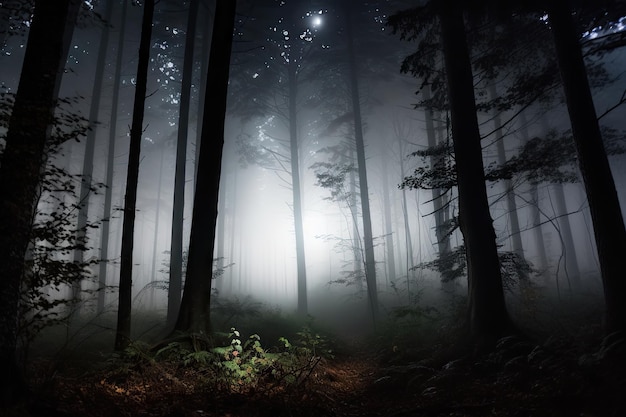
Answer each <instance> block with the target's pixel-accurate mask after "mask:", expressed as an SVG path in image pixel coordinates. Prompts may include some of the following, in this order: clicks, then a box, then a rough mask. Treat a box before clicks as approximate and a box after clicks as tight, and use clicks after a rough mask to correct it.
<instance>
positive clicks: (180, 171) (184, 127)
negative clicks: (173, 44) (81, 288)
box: [167, 0, 208, 327]
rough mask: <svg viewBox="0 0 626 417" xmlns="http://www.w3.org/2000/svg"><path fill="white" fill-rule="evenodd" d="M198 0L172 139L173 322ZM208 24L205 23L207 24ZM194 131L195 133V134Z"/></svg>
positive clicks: (170, 305) (179, 284)
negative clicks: (175, 127) (173, 160)
mask: <svg viewBox="0 0 626 417" xmlns="http://www.w3.org/2000/svg"><path fill="white" fill-rule="evenodd" d="M199 6H200V1H199V0H191V2H190V3H189V14H188V17H187V33H186V35H185V56H184V58H183V80H182V87H181V90H180V110H179V113H178V138H177V141H176V168H175V174H174V206H173V208H172V241H171V248H170V277H169V290H168V293H167V324H168V327H171V326H173V325H174V323H175V322H176V316H177V314H178V310H179V309H180V295H181V292H182V288H183V246H184V245H183V223H184V215H185V180H186V166H187V141H188V136H189V108H190V104H191V83H192V79H193V63H194V60H193V53H194V50H195V43H196V42H195V41H196V22H197V18H198V10H199ZM207 26H208V25H207ZM199 136H200V135H198V136H197V137H199Z"/></svg>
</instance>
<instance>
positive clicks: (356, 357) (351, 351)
mask: <svg viewBox="0 0 626 417" xmlns="http://www.w3.org/2000/svg"><path fill="white" fill-rule="evenodd" d="M625 347H626V341H625V339H624V338H623V337H621V336H619V335H612V336H609V337H607V338H604V339H603V340H602V341H601V342H599V343H598V344H597V345H595V346H594V347H593V348H591V349H590V348H587V350H586V352H581V351H580V350H579V349H578V348H576V347H575V345H573V344H572V341H571V340H567V339H563V338H552V339H548V340H545V341H544V342H542V343H536V342H531V341H529V340H526V339H522V338H519V337H508V338H504V339H502V340H500V341H499V342H498V345H497V346H496V348H495V349H494V350H492V351H490V352H489V353H487V354H483V355H480V356H477V355H473V354H471V353H467V352H462V351H459V350H454V349H450V347H449V346H441V345H440V346H431V347H429V348H428V349H424V350H418V351H411V350H410V349H407V348H402V347H400V346H397V345H389V346H384V344H382V346H381V344H378V345H376V344H371V343H370V344H368V345H367V346H363V345H359V346H344V348H343V349H341V350H340V351H339V352H336V354H335V355H334V356H332V357H317V356H312V357H311V358H310V362H309V364H310V365H311V366H309V367H306V369H305V372H300V374H299V377H300V378H299V380H298V381H299V382H297V383H292V384H290V385H288V386H285V385H284V384H281V383H278V382H272V379H271V378H262V379H260V380H259V383H256V384H250V385H248V386H244V385H237V384H235V385H236V386H230V387H228V386H226V385H224V384H222V385H219V386H218V385H216V384H214V383H211V382H210V380H211V376H210V375H208V374H207V371H206V369H204V368H202V367H195V366H190V365H189V364H188V365H184V364H182V363H181V362H180V361H167V360H165V361H151V360H135V361H134V362H132V361H131V362H128V361H127V362H124V364H120V363H119V362H115V361H108V362H103V363H102V364H98V365H99V366H96V367H93V366H92V367H91V369H90V370H88V371H85V370H84V367H82V366H81V367H78V366H77V367H72V366H66V367H64V368H63V369H55V367H58V363H54V362H51V361H48V360H42V361H33V363H32V366H31V367H30V381H31V386H32V395H31V397H30V399H29V400H28V401H25V402H22V403H21V404H20V405H18V406H17V407H15V408H14V409H13V410H10V412H9V414H8V415H10V416H30V417H36V416H47V417H54V416H59V417H60V416H65V417H74V416H76V417H77V416H94V417H108V416H150V417H165V416H172V417H174V416H181V417H182V416H185V417H191V416H194V417H213V416H215V417H217V416H220V417H256V416H258V417H262V416H263V417H265V416H316V417H324V416H329V417H330V416H337V417H338V416H346V417H348V416H381V417H382V416H385V417H404V416H407V417H408V416H432V417H443V416H448V417H450V416H563V417H565V416H568V417H569V416H585V417H592V416H595V417H604V416H607V417H609V416H623V415H626V395H625V394H626V366H625V364H626V361H625V360H624V358H625V355H624V353H625V352H626V348H625ZM92 365H93V364H92ZM303 369H304V368H303Z"/></svg>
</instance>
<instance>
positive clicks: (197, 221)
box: [175, 0, 236, 333]
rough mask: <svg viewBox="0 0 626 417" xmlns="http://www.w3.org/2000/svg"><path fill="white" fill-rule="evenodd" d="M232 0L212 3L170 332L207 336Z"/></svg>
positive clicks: (232, 22)
mask: <svg viewBox="0 0 626 417" xmlns="http://www.w3.org/2000/svg"><path fill="white" fill-rule="evenodd" d="M235 11H236V1H235V0H217V3H216V8H215V21H214V24H213V37H212V41H211V53H210V57H209V68H208V74H207V84H206V96H207V97H211V98H212V99H211V105H210V106H205V107H204V114H203V118H202V120H203V121H202V134H201V137H200V139H201V145H200V156H199V161H198V162H199V163H198V175H197V182H196V191H195V195H194V204H193V216H192V221H191V236H190V241H189V257H188V259H187V274H186V280H185V288H184V291H183V298H182V301H181V305H180V313H179V315H178V320H177V321H176V325H175V330H178V331H191V332H203V333H206V332H210V331H211V320H210V309H211V278H212V270H213V252H214V249H215V225H216V222H217V215H218V213H217V206H218V198H219V185H220V175H221V169H222V150H223V147H224V124H225V118H226V98H227V92H228V76H229V70H230V55H231V48H232V37H233V29H234V24H235Z"/></svg>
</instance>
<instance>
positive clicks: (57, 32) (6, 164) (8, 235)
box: [0, 0, 82, 406]
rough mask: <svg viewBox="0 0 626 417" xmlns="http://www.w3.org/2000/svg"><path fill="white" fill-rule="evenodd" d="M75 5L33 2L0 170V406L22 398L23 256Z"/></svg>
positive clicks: (71, 0) (62, 0) (72, 1)
mask: <svg viewBox="0 0 626 417" xmlns="http://www.w3.org/2000/svg"><path fill="white" fill-rule="evenodd" d="M81 3H82V2H80V1H78V0H58V1H55V2H50V1H48V0H38V1H37V2H36V3H35V9H34V15H33V21H32V23H31V26H30V33H29V35H28V42H27V45H26V53H25V56H24V63H23V66H22V73H21V76H20V83H19V86H18V89H17V94H16V97H15V103H14V105H13V111H12V114H11V118H10V120H9V128H8V131H7V136H6V147H5V149H4V153H3V154H2V162H1V165H0V213H2V215H1V216H0V276H1V277H2V285H0V369H2V372H1V374H2V375H1V376H0V386H1V387H2V392H1V393H0V394H1V395H0V406H2V405H3V404H9V403H11V402H13V401H15V400H16V399H17V398H18V396H19V395H21V394H22V393H23V389H24V385H23V383H22V382H21V381H22V379H21V377H20V373H19V368H18V365H17V361H16V352H17V349H18V346H17V323H18V320H19V317H18V302H19V297H20V285H21V282H22V277H23V275H24V272H25V271H24V257H25V255H26V251H27V248H28V244H29V240H30V232H31V228H32V224H33V218H34V213H35V209H36V206H37V201H38V197H39V184H40V181H41V176H42V171H43V168H44V166H45V161H46V153H47V145H48V143H47V139H48V138H49V135H50V127H51V125H52V122H53V116H54V109H55V107H56V104H57V99H58V93H59V87H60V84H61V78H62V75H63V68H64V65H65V61H66V59H67V53H68V50H69V46H70V42H71V39H72V33H73V31H74V26H75V22H76V16H77V15H78V11H79V9H80V5H81Z"/></svg>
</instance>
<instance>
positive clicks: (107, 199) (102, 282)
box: [96, 2, 128, 314]
mask: <svg viewBox="0 0 626 417" xmlns="http://www.w3.org/2000/svg"><path fill="white" fill-rule="evenodd" d="M127 11H128V2H124V4H123V5H122V12H121V17H120V33H119V35H118V36H119V37H118V41H117V55H116V58H115V74H114V75H113V97H112V98H111V118H110V119H109V147H108V150H107V164H106V179H105V184H106V189H105V191H104V215H103V217H104V219H103V221H102V233H101V235H100V268H99V272H98V303H97V307H96V311H97V312H98V314H100V313H102V312H103V311H104V302H105V294H106V285H107V265H108V263H109V237H110V234H111V205H112V204H111V203H112V201H113V174H114V170H115V142H116V140H117V116H118V115H117V113H118V110H117V109H118V105H119V96H120V84H121V79H122V58H123V57H124V33H125V32H126V13H127Z"/></svg>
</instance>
